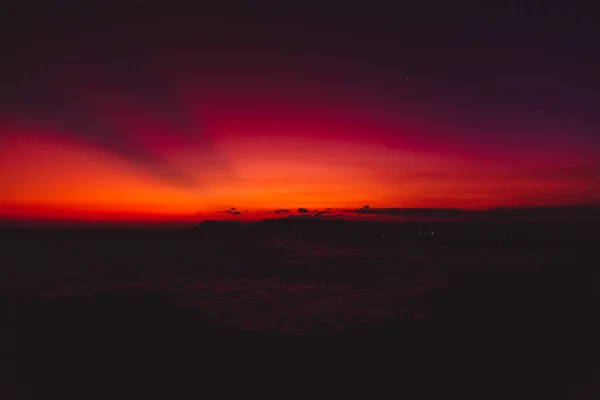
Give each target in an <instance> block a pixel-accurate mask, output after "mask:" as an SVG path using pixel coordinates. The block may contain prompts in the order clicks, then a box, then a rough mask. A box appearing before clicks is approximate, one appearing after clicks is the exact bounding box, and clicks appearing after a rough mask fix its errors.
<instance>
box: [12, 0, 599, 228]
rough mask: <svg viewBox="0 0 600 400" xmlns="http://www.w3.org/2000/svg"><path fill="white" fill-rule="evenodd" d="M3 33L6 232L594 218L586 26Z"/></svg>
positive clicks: (187, 13)
mask: <svg viewBox="0 0 600 400" xmlns="http://www.w3.org/2000/svg"><path fill="white" fill-rule="evenodd" d="M490 4H491V3H490ZM499 4H502V3H499ZM78 7H79V8H78ZM2 18H3V20H0V26H2V28H0V29H2V32H0V33H1V34H2V38H3V39H2V40H6V39H7V38H8V37H10V42H9V44H8V46H5V45H3V47H4V48H6V49H7V50H6V51H4V52H3V54H2V65H1V66H0V88H1V89H0V188H1V189H0V218H16V219H32V220H47V219H50V220H115V221H118V220H123V221H128V220H144V221H164V220H190V219H199V218H219V217H223V218H234V217H237V218H242V219H244V218H245V219H252V218H259V217H264V216H265V215H267V214H266V213H267V212H272V211H273V210H275V209H280V208H289V209H293V210H297V209H298V208H299V207H303V208H309V209H311V210H313V209H321V210H324V209H325V208H332V209H336V210H338V209H339V210H348V209H354V208H360V207H363V206H364V205H371V206H373V207H380V208H404V207H407V208H464V209H484V208H491V207H512V206H556V205H580V204H585V205H594V204H599V203H600V157H598V155H599V154H600V114H599V113H598V110H599V109H600V74H598V73H597V71H600V59H599V56H598V52H597V51H595V49H597V48H598V47H599V45H600V43H598V40H597V39H595V38H596V37H600V35H595V34H594V33H595V32H594V31H595V30H597V29H598V28H596V27H595V23H594V21H593V19H591V17H590V18H587V17H586V12H585V10H581V9H580V10H564V9H563V10H561V9H557V8H550V7H546V6H544V7H542V6H540V7H525V6H523V7H522V8H519V9H517V8H515V9H507V8H494V7H491V6H490V7H488V8H474V7H464V8H460V7H453V8H448V9H439V8H438V9H434V10H431V9H429V10H428V9H426V7H423V9H419V8H418V7H417V6H414V7H411V8H404V9H402V10H391V9H389V10H386V9H381V8H375V7H373V8H369V9H364V8H363V7H360V8H359V7H356V8H354V7H352V6H345V7H343V8H341V7H339V6H336V7H330V8H328V7H325V6H321V7H320V8H314V9H313V8H310V7H309V6H307V5H305V6H303V7H300V6H298V7H296V8H293V7H291V6H290V7H288V8H282V7H280V8H273V7H271V8H264V9H247V8H246V9H242V8H234V9H229V10H227V9H210V10H208V9H194V10H191V9H189V10H184V9H178V10H176V11H170V10H163V9H160V10H159V9H144V10H141V9H131V10H129V11H128V10H126V9H120V10H119V12H115V11H114V10H109V9H107V8H106V7H105V8H103V9H92V7H91V6H87V5H86V6H81V5H77V3H73V4H72V5H70V6H65V7H64V8H61V7H53V8H49V9H47V10H45V9H38V10H34V11H31V10H24V9H20V8H18V7H16V6H15V7H14V8H13V9H10V10H9V11H8V13H7V14H6V15H4V16H3V17H2ZM4 19H5V21H4ZM232 207H234V208H236V211H237V212H239V213H240V214H237V213H236V215H233V213H226V212H225V211H227V210H230V211H231V208H232ZM246 210H248V211H247V212H246ZM199 213H200V214H199Z"/></svg>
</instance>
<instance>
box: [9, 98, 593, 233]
mask: <svg viewBox="0 0 600 400" xmlns="http://www.w3.org/2000/svg"><path fill="white" fill-rule="evenodd" d="M107 112H108V111H107ZM269 112H272V115H273V116H272V117H271V118H270V119H269V118H268V113H267V112H263V113H262V114H261V113H260V112H259V113H255V114H248V113H237V114H236V113H235V109H233V111H231V110H230V111H229V112H222V113H220V114H219V113H215V114H214V115H212V117H211V116H209V117H206V116H205V117H204V119H203V121H202V122H203V126H204V127H205V131H206V132H204V134H205V135H206V136H207V137H209V138H210V140H211V145H210V148H209V149H207V148H204V147H202V145H198V144H190V145H186V144H185V143H183V144H182V143H175V140H171V139H170V138H169V134H168V133H161V132H158V133H157V132H152V131H150V130H149V129H150V128H148V130H146V128H147V127H149V126H151V127H154V128H153V129H154V130H156V129H158V127H160V126H161V125H160V124H158V123H157V125H156V126H154V125H152V124H153V119H152V118H150V117H145V118H136V119H135V121H133V122H131V121H130V122H129V123H128V122H126V121H124V120H120V122H118V123H120V124H123V126H124V127H128V128H129V129H131V130H132V133H131V137H134V138H136V143H137V145H138V146H146V147H147V148H148V149H149V150H150V153H151V154H155V155H156V157H160V162H161V163H162V164H165V165H168V167H169V168H170V169H172V170H175V171H181V172H182V174H185V175H186V176H187V177H188V178H190V179H191V181H193V182H195V183H194V184H175V183H174V182H171V181H169V180H168V179H161V178H160V177H159V176H156V174H154V173H152V172H150V171H149V169H148V168H147V165H143V164H141V163H140V162H137V161H136V160H131V159H129V158H127V157H125V156H123V155H122V154H117V153H115V152H111V151H109V150H107V149H106V148H103V147H101V146H94V145H93V144H90V143H87V142H85V141H84V140H77V132H67V133H64V132H58V131H57V130H56V129H54V128H52V127H48V126H44V125H33V124H25V123H12V124H8V123H4V124H1V125H2V128H3V134H2V135H0V180H1V182H2V187H3V190H2V192H1V193H0V206H1V208H0V217H4V218H7V217H8V218H24V219H40V220H45V219H57V220H94V221H95V220H111V221H120V220H122V221H167V220H168V221H189V220H197V219H204V218H232V217H233V216H232V215H229V214H225V213H224V211H225V210H229V209H230V208H231V207H236V208H237V210H239V211H240V212H241V213H240V214H238V215H236V216H235V218H239V219H253V218H254V219H257V218H262V217H265V216H268V212H269V211H272V210H274V209H278V208H289V209H297V208H298V207H305V208H310V209H324V208H326V207H330V208H335V209H352V208H357V207H362V206H363V205H366V204H369V205H372V206H375V207H381V208H385V207H390V208H391V207H408V208H428V207H430V208H463V209H481V208H488V207H496V206H521V205H557V204H580V203H586V202H587V203H589V202H591V201H592V202H593V201H597V200H598V198H599V197H600V196H598V193H599V192H598V185H597V183H596V182H597V181H598V180H597V178H598V176H597V175H598V174H597V171H598V170H597V169H594V168H595V167H594V166H593V165H592V167H589V168H588V167H586V165H587V164H585V160H583V161H581V162H580V163H579V164H574V163H573V161H570V160H566V161H565V160H562V161H561V158H560V157H558V156H556V157H554V158H550V160H552V159H555V160H557V161H556V162H555V163H551V162H550V161H548V160H549V158H548V157H547V156H542V155H538V156H533V157H530V156H522V157H520V158H513V159H510V160H508V161H504V160H503V159H502V156H501V155H500V154H499V155H496V157H490V156H487V157H478V156H477V150H475V149H472V150H469V151H470V152H471V154H473V157H464V156H461V155H459V154H456V153H455V152H453V150H452V149H451V148H449V149H448V150H447V151H445V152H444V151H440V150H435V151H433V150H432V151H428V150H427V149H424V148H423V146H419V145H417V144H415V143H414V141H413V140H412V138H414V137H415V136H416V135H415V134H411V133H410V132H408V133H405V134H404V135H400V136H399V137H398V138H396V139H394V141H390V140H387V141H386V139H385V138H386V134H389V132H390V131H392V130H393V129H398V128H394V127H392V126H389V125H386V124H383V123H375V122H373V121H372V120H369V119H368V118H363V119H362V120H359V119H357V117H353V118H354V119H353V118H348V120H347V121H344V120H343V118H342V117H340V116H339V114H338V116H337V117H335V114H334V113H332V117H331V118H329V119H327V118H325V117H323V115H315V114H314V113H313V115H311V114H310V112H308V113H307V115H303V118H302V119H298V118H291V117H286V116H285V115H280V114H282V113H278V112H276V111H273V110H271V111H269ZM121 114H122V112H121ZM140 121H142V122H140ZM163 129H167V128H164V126H163ZM144 132H146V133H147V135H146V136H144V134H143V133H144ZM388 136H389V135H388ZM215 158H218V161H215ZM563 159H564V157H563ZM586 168H587V169H586ZM557 171H558V172H559V174H557ZM561 171H563V172H561ZM564 171H566V172H564ZM570 171H575V172H570ZM582 171H583V173H582ZM561 174H562V175H561ZM586 174H587V175H586ZM246 210H248V211H246Z"/></svg>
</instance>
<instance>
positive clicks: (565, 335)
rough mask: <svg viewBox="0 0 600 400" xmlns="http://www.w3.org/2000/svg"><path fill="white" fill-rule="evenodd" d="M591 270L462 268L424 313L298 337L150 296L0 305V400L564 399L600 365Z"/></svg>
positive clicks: (21, 299) (20, 299)
mask: <svg viewBox="0 0 600 400" xmlns="http://www.w3.org/2000/svg"><path fill="white" fill-rule="evenodd" d="M591 266H592V264H585V265H583V264H582V265H573V264H572V263H571V264H564V263H562V264H556V265H554V266H551V267H549V268H547V269H544V270H541V271H539V270H537V271H536V270H511V269H509V270H460V271H457V272H456V273H454V274H453V275H452V276H451V277H450V279H449V281H448V284H447V285H446V287H444V288H437V289H434V290H433V291H432V292H431V294H430V296H429V301H428V303H427V304H426V305H425V307H424V309H423V312H422V317H421V318H417V319H414V318H413V319H407V318H402V319H398V320H396V321H395V322H392V323H389V324H387V325H385V326H379V327H363V328H360V327H357V328H355V329H352V330H349V331H346V332H344V333H342V334H337V335H325V334H320V335H309V336H302V337H282V336H279V337H277V336H268V335H261V334H255V333H250V332H245V331H240V330H234V329H227V328H221V327H217V326H214V325H212V324H210V323H208V322H206V320H204V319H203V317H202V315H201V314H200V313H199V312H198V311H197V310H194V309H191V308H186V307H181V306H178V305H176V304H175V303H174V302H173V301H172V300H171V299H170V298H169V297H167V296H165V295H160V294H137V295H127V296H119V295H117V294H113V293H99V294H95V295H92V296H88V297H59V298H54V299H44V298H39V297H28V296H11V297H4V298H2V299H1V302H0V304H1V305H2V327H3V329H2V332H3V335H4V342H3V343H4V347H3V356H4V357H3V359H4V362H3V365H2V368H3V372H5V375H4V376H5V377H9V378H10V381H9V383H10V385H9V386H7V390H8V389H10V390H12V392H11V395H12V396H13V397H6V398H16V397H14V396H15V395H17V394H18V395H21V396H24V397H20V398H38V397H39V396H41V395H44V396H50V395H56V396H60V397H61V398H66V397H73V398H75V397H80V396H81V395H82V393H85V396H84V397H86V398H88V397H103V396H108V395H110V397H111V398H129V397H130V396H135V397H142V396H143V397H145V396H148V395H154V396H156V395H169V396H171V397H173V396H174V397H180V396H183V395H184V394H185V393H194V394H198V395H207V396H208V395H209V394H213V395H214V394H217V393H218V394H220V395H223V396H225V395H228V396H229V395H236V396H240V395H243V396H250V395H258V394H260V395H261V397H263V398H264V397H267V398H280V396H281V394H282V393H289V392H290V391H292V392H293V394H295V395H302V396H308V395H311V393H312V395H313V396H315V393H318V397H332V396H335V397H345V396H349V395H352V394H354V395H357V394H360V395H365V396H366V395H369V396H372V397H373V398H378V397H380V396H383V395H385V394H387V395H394V396H398V397H402V396H407V397H409V398H416V397H418V398H436V399H437V398H440V397H449V396H453V397H456V396H458V397H460V398H486V399H490V398H498V399H500V398H568V397H567V396H568V395H569V396H573V395H574V394H577V393H578V391H579V392H581V391H583V390H588V391H590V390H592V389H593V388H587V387H586V386H585V384H586V383H588V382H589V379H591V378H590V377H591V374H592V373H593V371H594V368H598V365H597V364H595V363H597V358H596V357H597V355H598V352H597V350H598V348H597V346H596V342H597V339H596V338H597V334H598V328H597V327H598V326H600V325H599V324H598V322H599V321H598V315H599V314H598V312H597V304H598V303H597V300H598V293H599V292H600V291H599V290H598V286H597V283H598V280H597V271H596V270H595V269H594V268H592V267H591ZM7 343H9V345H8V346H7V345H6V344H7ZM161 390H164V392H161ZM163 393H164V394H163ZM588 395H589V393H588ZM569 398H583V397H569Z"/></svg>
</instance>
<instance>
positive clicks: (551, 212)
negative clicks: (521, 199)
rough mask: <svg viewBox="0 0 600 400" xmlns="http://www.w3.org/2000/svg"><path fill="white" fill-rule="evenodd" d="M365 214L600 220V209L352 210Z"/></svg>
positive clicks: (581, 207) (450, 217)
mask: <svg viewBox="0 0 600 400" xmlns="http://www.w3.org/2000/svg"><path fill="white" fill-rule="evenodd" d="M349 211H351V212H353V213H356V214H363V215H387V216H394V217H408V218H411V217H412V218H428V219H432V218H439V219H442V220H443V219H451V220H452V219H456V220H487V219H492V220H496V219H500V220H502V219H506V220H508V219H516V220H523V219H533V220H561V219H563V220H575V219H585V218H597V217H599V216H600V207H598V206H564V207H503V208H494V209H489V210H461V209H456V208H369V209H366V208H364V207H363V208H358V209H354V210H349Z"/></svg>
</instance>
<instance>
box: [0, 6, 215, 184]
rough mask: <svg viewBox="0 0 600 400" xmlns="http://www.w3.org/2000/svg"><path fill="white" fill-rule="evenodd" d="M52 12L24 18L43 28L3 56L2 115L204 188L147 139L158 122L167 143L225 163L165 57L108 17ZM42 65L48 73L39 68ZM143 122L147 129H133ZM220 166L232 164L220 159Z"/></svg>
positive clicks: (162, 177) (0, 80)
mask: <svg viewBox="0 0 600 400" xmlns="http://www.w3.org/2000/svg"><path fill="white" fill-rule="evenodd" d="M47 11H48V13H38V14H37V15H35V16H30V17H26V16H25V15H23V16H21V17H23V18H28V19H29V18H33V19H34V20H35V26H36V29H35V30H34V31H32V32H31V33H30V34H28V35H24V36H23V37H22V38H21V42H20V43H19V44H15V45H14V46H11V47H10V48H8V49H7V54H5V57H3V64H4V65H3V66H2V71H1V73H0V86H2V87H3V90H2V93H0V104H1V105H2V106H1V107H0V113H2V111H4V112H5V113H7V114H6V115H7V116H10V117H14V118H25V119H26V120H28V121H33V122H35V123H36V124H39V125H41V126H42V127H44V128H48V131H49V132H50V131H53V132H60V133H53V136H58V137H59V138H64V139H66V140H68V141H76V142H80V143H84V144H87V145H89V146H92V147H95V148H97V149H101V150H103V151H106V152H108V153H110V154H112V155H114V156H117V157H121V158H124V159H126V160H128V161H130V162H132V163H134V164H136V165H137V166H138V167H139V168H141V169H142V170H143V171H145V172H146V173H148V174H150V175H152V176H154V177H156V178H157V179H160V180H163V181H166V182H168V183H170V184H172V185H177V186H196V185H197V184H199V183H201V182H197V181H196V179H195V176H194V174H190V173H188V172H186V171H183V170H182V169H181V168H179V167H177V166H176V165H174V164H172V163H171V162H170V161H169V160H168V159H167V158H166V157H165V155H164V152H163V151H162V150H161V148H162V147H159V146H157V145H156V143H155V142H154V141H153V143H152V144H150V143H144V142H143V140H142V141H140V140H139V138H140V137H142V138H145V137H149V136H150V135H152V134H151V133H148V132H146V131H145V126H146V125H149V126H152V125H153V123H154V122H158V123H159V125H160V126H162V127H164V128H165V129H167V130H168V136H167V135H166V134H164V136H161V137H159V138H158V139H159V140H160V141H161V142H162V143H161V145H165V144H167V143H171V142H173V143H176V144H177V145H178V146H185V147H186V148H197V149H199V150H202V151H203V152H204V153H206V154H208V153H210V154H211V156H210V157H211V159H210V160H208V159H207V161H210V162H213V161H214V160H216V159H217V158H218V155H217V154H216V153H215V152H214V150H215V149H214V146H213V145H212V142H211V140H210V139H209V138H208V136H206V135H204V134H203V130H202V127H200V126H198V123H197V118H196V117H193V116H192V114H191V113H190V112H189V110H187V108H186V107H187V106H186V105H185V104H182V102H181V100H180V99H179V98H178V97H177V96H175V95H174V93H175V92H174V91H173V89H174V87H173V82H171V81H168V80H167V79H166V76H165V74H164V71H160V72H159V71H158V70H156V69H154V66H155V65H157V63H156V62H155V61H159V60H160V59H161V58H163V57H162V55H161V54H158V53H157V54H153V55H150V54H143V52H142V47H140V46H138V43H136V41H135V40H133V39H134V38H133V36H131V32H130V31H129V28H126V27H125V26H124V25H123V24H119V23H111V22H114V21H112V20H111V18H112V16H109V15H106V16H104V15H103V16H102V17H100V16H98V15H96V13H95V12H92V11H91V10H88V11H86V12H81V13H78V15H77V17H76V18H62V17H59V19H60V22H56V20H57V15H61V13H60V12H59V11H58V10H55V9H53V8H50V9H48V10H47ZM104 17H106V18H107V20H103V18H104ZM15 23H16V22H15ZM30 23H32V24H33V22H30ZM127 35H129V36H127ZM22 48H26V49H28V50H27V51H22ZM154 58H157V59H156V60H155V59H154ZM5 61H6V62H5ZM40 63H43V65H44V68H37V67H36V65H38V64H40ZM2 114H4V113H2ZM0 116H1V115H0ZM123 116H125V119H127V122H123V118H122V117H123ZM130 116H131V118H130ZM140 116H141V120H143V122H142V124H141V125H140V124H138V123H137V122H133V124H130V123H129V121H130V120H131V121H137V120H138V117H140ZM46 134H48V133H47V132H46ZM153 139H154V138H153ZM149 142H150V141H149ZM163 147H164V146H163ZM217 165H225V164H224V163H223V164H221V161H218V162H217V164H216V165H214V166H217Z"/></svg>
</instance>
